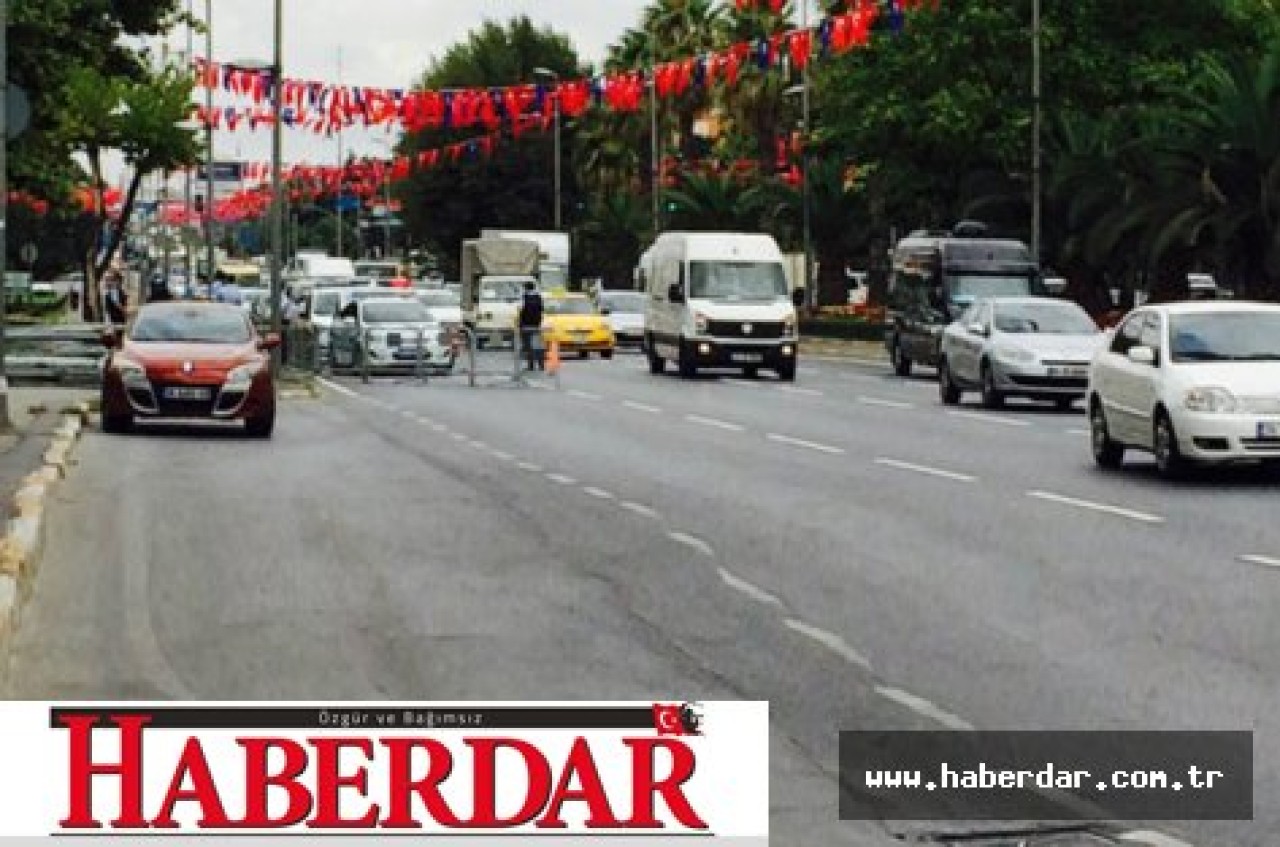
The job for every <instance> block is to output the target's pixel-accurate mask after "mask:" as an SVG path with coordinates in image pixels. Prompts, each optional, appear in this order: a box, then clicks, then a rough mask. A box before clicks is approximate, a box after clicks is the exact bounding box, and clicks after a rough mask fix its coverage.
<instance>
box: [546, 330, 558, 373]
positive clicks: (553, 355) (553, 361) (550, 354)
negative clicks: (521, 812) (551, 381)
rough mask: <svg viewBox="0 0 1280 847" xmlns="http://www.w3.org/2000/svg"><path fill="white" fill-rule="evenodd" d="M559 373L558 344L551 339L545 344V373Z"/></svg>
mask: <svg viewBox="0 0 1280 847" xmlns="http://www.w3.org/2000/svg"><path fill="white" fill-rule="evenodd" d="M559 372H560V342H559V341H557V340H556V339H555V338H552V339H550V340H549V341H548V343H547V373H549V374H555V373H559Z"/></svg>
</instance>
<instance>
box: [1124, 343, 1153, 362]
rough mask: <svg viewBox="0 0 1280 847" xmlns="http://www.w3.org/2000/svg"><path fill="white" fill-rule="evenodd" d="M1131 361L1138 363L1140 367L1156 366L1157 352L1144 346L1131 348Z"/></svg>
mask: <svg viewBox="0 0 1280 847" xmlns="http://www.w3.org/2000/svg"><path fill="white" fill-rule="evenodd" d="M1129 361H1131V362H1136V363H1138V364H1139V365H1154V364H1155V363H1156V351H1155V350H1152V349H1151V348H1150V347H1147V346H1145V345H1142V344H1139V345H1137V346H1136V347H1130V348H1129Z"/></svg>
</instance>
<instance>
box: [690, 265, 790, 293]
mask: <svg viewBox="0 0 1280 847" xmlns="http://www.w3.org/2000/svg"><path fill="white" fill-rule="evenodd" d="M689 282H690V285H689V296H690V297H700V298H705V299H708V300H774V299H777V298H779V297H786V296H787V275H786V272H785V271H784V270H783V268H782V265H781V264H780V263H778V262H690V263H689Z"/></svg>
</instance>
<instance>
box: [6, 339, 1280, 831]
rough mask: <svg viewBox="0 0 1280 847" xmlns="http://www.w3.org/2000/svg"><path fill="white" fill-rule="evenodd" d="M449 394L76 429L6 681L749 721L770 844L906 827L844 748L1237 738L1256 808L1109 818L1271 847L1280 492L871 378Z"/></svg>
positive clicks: (651, 380) (633, 374) (44, 690)
mask: <svg viewBox="0 0 1280 847" xmlns="http://www.w3.org/2000/svg"><path fill="white" fill-rule="evenodd" d="M454 382H457V381H450V382H443V381H442V382H433V383H432V384H430V385H428V386H426V387H423V386H420V385H413V384H404V383H395V382H390V381H375V382H374V383H373V384H371V385H362V384H360V383H359V382H358V381H341V380H340V381H339V382H338V383H337V386H338V389H337V390H329V391H326V393H325V396H324V397H323V398H322V399H321V400H317V401H300V402H296V403H292V404H290V405H289V406H288V407H287V409H286V411H285V413H284V414H283V415H282V417H281V419H280V421H279V422H278V423H279V424H280V425H279V426H278V429H277V435H276V438H275V439H274V440H273V441H271V442H269V443H258V442H254V441H249V440H245V439H242V438H239V437H234V436H221V435H218V434H216V433H214V434H210V433H209V432H195V433H193V432H188V431H182V430H169V429H166V430H161V431H160V432H158V433H153V434H151V435H150V436H131V437H106V436H101V435H96V434H95V435H91V436H89V437H88V438H87V439H86V441H85V442H84V444H83V445H82V447H81V449H80V453H79V457H80V462H81V466H80V467H79V468H78V469H77V470H76V471H75V473H74V475H73V477H72V479H71V481H70V482H69V483H68V484H67V485H66V486H65V487H64V488H62V489H61V491H60V494H59V500H60V501H61V503H60V504H59V505H58V506H57V507H56V509H55V513H54V522H53V524H52V526H51V537H50V545H49V551H48V556H47V559H46V564H45V566H44V570H43V572H42V574H41V576H40V581H39V583H38V588H37V594H36V597H35V599H34V601H33V605H32V607H31V609H30V611H29V612H28V614H27V616H26V619H25V622H24V626H23V629H22V631H21V633H20V635H19V640H18V644H17V646H16V649H15V651H14V655H13V656H12V657H11V662H10V665H9V673H8V675H7V682H6V688H5V693H6V695H7V696H9V697H38V698H50V697H55V698H164V697H184V698H218V699H239V698H244V699H259V698H262V699H271V698H291V699H326V700H333V699H336V698H347V699H382V698H397V699H406V698H417V699H432V700H447V699H458V698H467V699H489V698H493V699H517V698H518V699H531V698H534V699H549V698H562V697H563V698H577V697H588V698H628V699H629V698H636V699H652V698H653V697H654V696H656V695H662V696H677V697H687V698H695V699H717V698H747V699H763V700H769V701H770V703H771V719H772V724H773V727H774V730H773V731H774V737H773V739H772V741H773V744H772V753H773V755H772V760H771V769H772V773H771V785H772V788H773V792H774V793H773V811H772V827H773V832H774V836H775V838H776V840H777V843H782V844H818V843H823V844H828V843H829V844H838V843H849V844H875V843H883V842H884V840H885V838H884V834H885V833H886V832H893V833H900V832H906V831H918V830H919V828H920V827H919V826H914V827H913V826H911V825H907V824H901V823H891V824H888V825H887V826H885V827H879V826H871V825H862V824H850V823H846V824H840V823H838V822H836V820H835V818H836V813H835V797H836V789H835V786H834V782H833V775H834V772H835V768H836V763H835V753H834V748H835V739H836V733H837V731H838V730H840V729H862V728H875V729H884V728H901V729H937V728H967V727H977V728H981V729H1104V728H1106V729H1210V728H1211V729H1253V730H1255V732H1256V741H1255V761H1256V768H1255V770H1256V775H1257V785H1256V791H1255V805H1256V808H1255V820H1254V821H1252V822H1242V823H1232V822H1221V823H1143V824H1132V825H1124V827H1128V826H1133V827H1137V828H1143V829H1151V830H1156V831H1159V832H1162V833H1168V834H1171V835H1173V836H1176V837H1178V838H1181V839H1183V840H1185V841H1187V842H1189V843H1193V844H1199V845H1205V847H1217V845H1242V847H1255V845H1257V847H1262V845H1274V844H1276V843H1277V840H1276V835H1275V833H1277V832H1280V799H1277V798H1280V769H1278V768H1277V766H1276V763H1277V761H1280V755H1277V754H1280V716H1278V712H1277V710H1276V708H1275V706H1276V704H1277V700H1278V698H1277V693H1278V692H1280V627H1276V626H1275V625H1274V610H1275V609H1276V608H1277V604H1278V601H1280V566H1277V559H1280V528H1278V527H1277V522H1276V520H1275V515H1276V514H1277V509H1276V504H1277V503H1278V502H1280V500H1278V499H1277V494H1280V481H1277V480H1276V479H1275V478H1274V477H1267V476H1264V475H1261V474H1258V473H1251V472H1229V473H1215V474H1208V475H1204V476H1202V477H1200V478H1197V479H1195V480H1193V481H1191V482H1188V483H1182V484H1177V485H1171V484H1168V483H1166V482H1163V481H1161V480H1159V479H1157V478H1156V477H1155V475H1154V472H1153V468H1152V467H1151V465H1150V463H1149V462H1148V461H1147V460H1145V459H1143V458H1141V457H1134V458H1133V459H1132V460H1131V462H1130V464H1129V466H1127V467H1126V469H1125V470H1124V471H1123V472H1120V473H1102V472H1099V471H1097V470H1095V469H1094V468H1093V466H1092V462H1091V460H1090V458H1089V454H1088V439H1087V435H1086V434H1085V425H1086V422H1085V420H1084V417H1083V415H1082V414H1080V413H1079V412H1076V413H1069V414H1064V413H1059V412H1056V411H1052V410H1048V409H1039V408H1035V407H1032V406H1011V407H1010V408H1009V409H1008V410H1006V411H1004V412H1002V413H999V414H990V413H987V412H985V411H983V410H981V409H979V408H977V406H976V405H973V401H972V400H970V404H969V405H967V406H965V407H964V408H962V409H959V410H950V409H944V408H943V407H941V406H940V405H939V404H938V402H937V399H936V389H935V387H934V386H933V384H932V383H931V382H930V381H928V380H926V379H914V380H900V379H897V378H895V377H892V376H889V375H888V374H887V372H886V371H885V370H884V369H883V367H880V366H878V365H876V366H863V365H857V364H848V363H839V364H837V363H832V362H808V363H806V364H805V365H804V366H803V367H802V371H801V377H800V380H799V382H798V383H796V384H795V385H793V386H787V385H783V384H780V383H777V382H775V381H773V380H771V379H767V378H764V379H760V380H754V381H744V380H738V379H720V378H707V379H700V380H697V381H695V382H692V383H690V382H683V381H681V380H679V379H678V378H676V377H674V376H666V377H653V376H650V375H649V374H648V373H647V372H646V371H645V370H644V367H643V361H642V360H641V359H640V358H639V357H635V356H622V357H620V358H618V359H616V360H614V361H612V362H602V361H598V360H593V361H590V362H577V361H572V362H568V363H566V366H565V368H564V374H563V378H562V381H561V382H562V385H561V388H560V390H555V389H553V388H550V387H548V388H547V389H546V390H533V389H513V388H480V389H468V388H466V387H465V386H463V385H461V384H453V383H454ZM1122 828H1123V827H1122ZM1171 843H1172V842H1171Z"/></svg>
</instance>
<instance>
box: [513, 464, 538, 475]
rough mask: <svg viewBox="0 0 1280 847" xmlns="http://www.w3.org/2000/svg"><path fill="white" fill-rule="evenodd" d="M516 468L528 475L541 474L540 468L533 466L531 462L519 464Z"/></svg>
mask: <svg viewBox="0 0 1280 847" xmlns="http://www.w3.org/2000/svg"><path fill="white" fill-rule="evenodd" d="M516 467H518V468H519V469H520V470H522V471H528V472H529V473H542V468H541V467H539V466H538V465H535V464H534V463H533V462H520V463H519V464H518V465H516Z"/></svg>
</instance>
